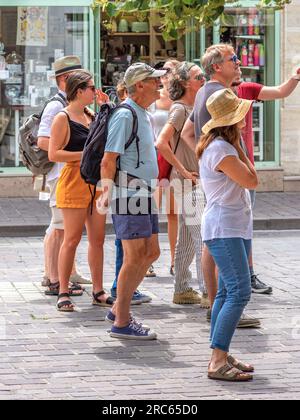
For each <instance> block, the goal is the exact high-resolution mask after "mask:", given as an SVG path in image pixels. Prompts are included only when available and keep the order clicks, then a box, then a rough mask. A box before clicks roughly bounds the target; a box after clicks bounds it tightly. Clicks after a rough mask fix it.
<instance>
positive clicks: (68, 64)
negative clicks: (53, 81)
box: [53, 55, 82, 77]
mask: <svg viewBox="0 0 300 420" xmlns="http://www.w3.org/2000/svg"><path fill="white" fill-rule="evenodd" d="M53 68H54V72H55V74H54V76H53V77H57V76H61V75H62V74H66V73H70V72H72V71H76V70H82V65H81V63H80V58H79V57H77V55H67V56H65V57H61V58H58V59H57V60H56V61H55V62H54V64H53Z"/></svg>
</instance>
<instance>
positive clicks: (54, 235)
mask: <svg viewBox="0 0 300 420" xmlns="http://www.w3.org/2000/svg"><path fill="white" fill-rule="evenodd" d="M63 240H64V231H63V230H62V229H53V230H52V232H51V233H50V235H49V237H48V241H47V250H48V270H49V279H50V281H51V283H56V282H57V281H58V277H59V276H58V256H59V251H60V248H61V245H62V243H63Z"/></svg>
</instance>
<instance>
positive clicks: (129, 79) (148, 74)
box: [124, 63, 167, 88]
mask: <svg viewBox="0 0 300 420" xmlns="http://www.w3.org/2000/svg"><path fill="white" fill-rule="evenodd" d="M166 73H167V70H156V69H154V68H153V67H151V66H149V65H148V64H145V63H134V64H132V65H131V66H130V67H128V69H127V70H126V72H125V75H124V82H125V85H126V87H127V88H129V87H131V86H133V85H135V84H136V83H137V82H141V81H142V80H145V79H148V78H158V77H161V76H164V75H165V74H166Z"/></svg>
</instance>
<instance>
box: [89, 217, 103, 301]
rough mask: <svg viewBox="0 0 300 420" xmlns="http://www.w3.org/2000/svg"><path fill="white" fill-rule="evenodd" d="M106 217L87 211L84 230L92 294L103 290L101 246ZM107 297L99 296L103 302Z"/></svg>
mask: <svg viewBox="0 0 300 420" xmlns="http://www.w3.org/2000/svg"><path fill="white" fill-rule="evenodd" d="M105 222H106V216H105V215H100V214H99V213H98V212H97V211H96V209H94V211H93V214H92V215H91V214H90V213H89V210H88V214H87V220H86V228H87V234H88V239H89V248H88V262H89V267H90V271H91V276H92V281H93V292H94V293H95V294H96V293H98V292H100V291H102V290H103V245H104V238H105ZM107 298H108V295H102V296H100V298H99V299H100V300H103V301H105V300H106V299H107Z"/></svg>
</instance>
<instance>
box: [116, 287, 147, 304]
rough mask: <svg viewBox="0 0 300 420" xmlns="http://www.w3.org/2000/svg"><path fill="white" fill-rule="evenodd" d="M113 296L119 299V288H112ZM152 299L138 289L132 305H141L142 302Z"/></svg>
mask: <svg viewBox="0 0 300 420" xmlns="http://www.w3.org/2000/svg"><path fill="white" fill-rule="evenodd" d="M110 294H111V297H112V298H113V299H114V300H116V299H117V290H116V289H111V290H110ZM151 301H152V298H151V297H150V296H148V295H145V294H144V293H141V292H140V291H138V290H136V291H135V292H134V294H133V296H132V299H131V302H130V305H140V304H141V303H149V302H151Z"/></svg>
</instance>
